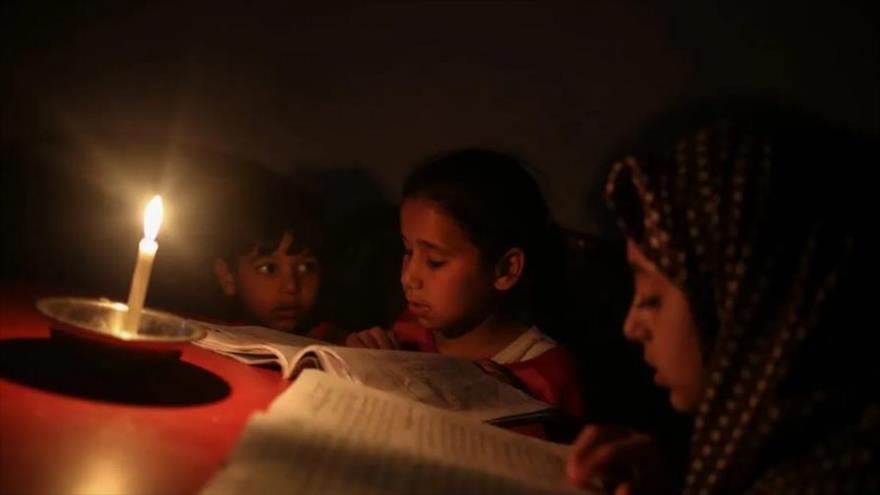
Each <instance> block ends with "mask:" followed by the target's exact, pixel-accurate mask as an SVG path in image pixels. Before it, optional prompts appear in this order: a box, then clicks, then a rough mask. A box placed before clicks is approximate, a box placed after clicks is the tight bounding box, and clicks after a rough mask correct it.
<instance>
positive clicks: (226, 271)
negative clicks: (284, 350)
mask: <svg viewBox="0 0 880 495" xmlns="http://www.w3.org/2000/svg"><path fill="white" fill-rule="evenodd" d="M247 182H249V183H247V184H244V187H240V188H239V189H238V190H237V191H236V193H234V194H233V195H232V196H233V198H231V200H230V201H227V202H226V207H225V208H222V210H223V211H221V212H219V213H220V215H219V218H218V220H219V221H220V223H218V225H217V226H216V227H215V229H216V230H217V231H218V233H219V234H220V235H219V236H218V237H219V239H218V243H217V246H216V247H217V249H216V250H215V256H214V259H213V271H214V275H215V277H216V279H217V282H218V284H219V287H220V290H221V292H222V294H223V295H224V296H225V297H224V298H225V299H226V301H225V303H224V304H223V306H224V311H225V315H224V317H225V318H224V319H226V320H227V321H229V322H232V323H240V324H253V325H260V326H265V327H269V328H273V329H276V330H280V331H283V332H291V333H297V334H301V335H306V336H309V337H314V338H320V339H329V338H333V337H334V335H335V330H334V329H333V328H332V326H331V325H329V324H327V323H319V321H320V318H319V314H318V313H319V296H320V292H321V264H320V261H319V259H320V254H321V247H322V229H321V220H320V212H319V209H318V205H317V201H315V200H314V199H313V198H312V197H310V196H309V195H308V194H307V193H306V191H305V190H303V189H302V188H297V187H294V186H292V185H291V184H288V183H285V182H284V181H282V180H279V179H278V178H274V180H273V178H271V177H266V178H261V179H259V180H251V181H247Z"/></svg>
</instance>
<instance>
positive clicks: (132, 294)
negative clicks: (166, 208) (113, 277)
mask: <svg viewBox="0 0 880 495" xmlns="http://www.w3.org/2000/svg"><path fill="white" fill-rule="evenodd" d="M161 224H162V199H161V198H160V197H159V196H153V199H151V200H150V202H149V204H147V209H146V210H145V211H144V238H143V239H141V242H140V244H138V257H137V263H135V265H134V275H132V277H131V290H129V292H128V312H127V313H126V315H125V325H124V328H125V330H127V331H129V332H131V333H137V332H138V326H139V325H140V321H141V311H143V309H144V299H145V298H146V297H147V286H148V285H149V284H150V271H151V270H152V268H153V258H155V257H156V250H157V249H159V244H157V243H156V235H157V234H158V233H159V225H161Z"/></svg>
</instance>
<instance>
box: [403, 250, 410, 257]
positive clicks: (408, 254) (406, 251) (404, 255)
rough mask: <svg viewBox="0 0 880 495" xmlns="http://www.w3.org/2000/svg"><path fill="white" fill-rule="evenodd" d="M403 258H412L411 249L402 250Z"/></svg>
mask: <svg viewBox="0 0 880 495" xmlns="http://www.w3.org/2000/svg"><path fill="white" fill-rule="evenodd" d="M403 257H404V258H410V257H412V249H404V250H403Z"/></svg>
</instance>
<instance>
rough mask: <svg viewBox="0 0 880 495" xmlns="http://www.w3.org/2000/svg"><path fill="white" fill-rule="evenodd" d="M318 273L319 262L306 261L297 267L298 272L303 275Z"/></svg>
mask: <svg viewBox="0 0 880 495" xmlns="http://www.w3.org/2000/svg"><path fill="white" fill-rule="evenodd" d="M316 271H318V261H317V260H306V261H302V262H300V263H297V265H296V272H297V273H299V274H302V275H305V274H308V273H314V272H316Z"/></svg>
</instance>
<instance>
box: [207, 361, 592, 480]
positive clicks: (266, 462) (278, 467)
mask: <svg viewBox="0 0 880 495" xmlns="http://www.w3.org/2000/svg"><path fill="white" fill-rule="evenodd" d="M567 453H568V447H566V446H563V445H559V444H555V443H550V442H546V441H543V440H537V439H535V438H531V437H527V436H524V435H520V434H517V433H513V432H509V431H506V430H502V429H499V428H494V427H492V426H489V425H486V424H482V423H479V422H476V421H472V420H469V419H468V418H465V417H462V416H461V415H459V414H455V413H451V412H448V411H444V410H441V409H437V408H434V407H431V406H427V405H424V404H420V403H418V402H415V401H411V400H407V399H403V398H401V397H399V396H396V395H393V394H390V393H387V392H382V391H379V390H374V389H371V388H368V387H362V386H358V385H356V384H353V383H351V382H349V381H347V380H343V379H340V378H337V377H334V376H331V375H329V374H326V373H320V372H318V371H315V370H307V371H305V372H303V373H302V374H301V375H300V377H299V378H298V380H297V382H296V384H295V385H294V386H293V387H290V388H288V389H287V390H286V391H285V392H284V393H282V394H281V395H280V396H279V397H278V398H277V399H275V401H274V402H273V403H272V405H271V406H270V408H269V410H268V411H267V412H266V413H263V414H257V415H255V416H253V417H252V418H251V420H250V422H249V423H248V425H247V427H246V428H245V431H244V433H243V434H242V437H241V438H240V440H239V442H238V444H237V445H236V447H235V449H234V450H233V452H232V454H231V456H230V458H229V459H228V462H227V464H226V466H225V467H224V468H223V469H221V470H220V471H219V472H218V473H217V474H216V475H215V476H214V478H213V479H212V480H211V481H209V482H208V484H207V485H206V486H205V487H204V489H203V493H204V494H205V495H222V494H238V493H350V494H374V493H375V494H385V493H390V494H395V493H400V494H404V493H405V494H411V493H438V494H440V493H443V494H446V493H486V494H492V493H498V494H519V493H523V494H525V493H548V494H550V493H559V494H563V493H570V494H575V493H579V494H581V495H583V494H584V492H582V491H577V490H575V489H574V488H573V487H571V486H569V485H568V484H567V482H566V481H565V477H564V471H563V469H564V465H565V458H566V455H567Z"/></svg>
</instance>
